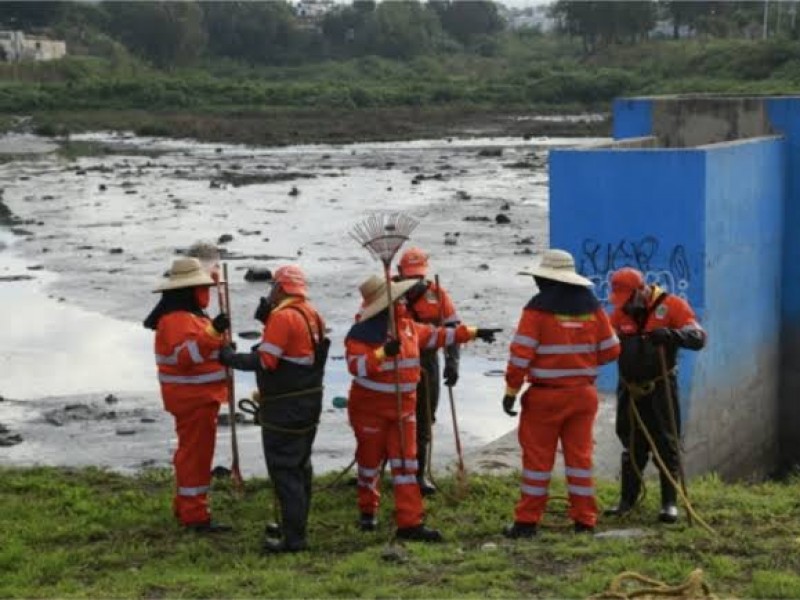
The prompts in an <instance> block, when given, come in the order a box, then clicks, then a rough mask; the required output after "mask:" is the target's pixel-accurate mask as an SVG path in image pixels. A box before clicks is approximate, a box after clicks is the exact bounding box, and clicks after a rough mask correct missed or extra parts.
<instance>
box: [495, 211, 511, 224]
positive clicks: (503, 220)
mask: <svg viewBox="0 0 800 600" xmlns="http://www.w3.org/2000/svg"><path fill="white" fill-rule="evenodd" d="M494 221H495V223H497V224H498V225H508V224H509V223H511V219H510V218H509V217H508V215H503V214H499V215H497V216H496V217H495V218H494Z"/></svg>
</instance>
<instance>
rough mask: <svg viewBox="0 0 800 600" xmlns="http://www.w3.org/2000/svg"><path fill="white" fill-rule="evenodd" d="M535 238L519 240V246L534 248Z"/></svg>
mask: <svg viewBox="0 0 800 600" xmlns="http://www.w3.org/2000/svg"><path fill="white" fill-rule="evenodd" d="M533 243H534V242H533V237H525V238H522V239H521V240H517V246H533Z"/></svg>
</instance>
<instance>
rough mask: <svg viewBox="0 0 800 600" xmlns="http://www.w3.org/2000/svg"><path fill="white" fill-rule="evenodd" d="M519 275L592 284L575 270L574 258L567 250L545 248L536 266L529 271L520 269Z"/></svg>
mask: <svg viewBox="0 0 800 600" xmlns="http://www.w3.org/2000/svg"><path fill="white" fill-rule="evenodd" d="M519 275H532V276H533V277H543V278H545V279H552V280H553V281H560V282H562V283H569V284H571V285H581V286H584V287H592V286H593V285H594V284H593V283H592V282H591V281H590V280H588V279H586V277H582V276H581V275H578V273H576V272H575V259H574V258H572V255H571V254H570V253H569V252H566V251H564V250H547V251H546V252H545V253H544V255H542V262H540V263H539V266H538V267H534V268H533V269H530V270H529V271H520V272H519Z"/></svg>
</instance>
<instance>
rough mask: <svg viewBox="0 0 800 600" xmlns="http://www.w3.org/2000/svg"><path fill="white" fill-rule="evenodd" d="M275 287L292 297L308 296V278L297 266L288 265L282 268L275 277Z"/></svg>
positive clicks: (276, 272)
mask: <svg viewBox="0 0 800 600" xmlns="http://www.w3.org/2000/svg"><path fill="white" fill-rule="evenodd" d="M273 280H274V281H275V285H279V286H280V287H281V289H282V290H283V291H284V292H286V293H287V294H290V295H292V296H303V297H305V296H307V295H308V290H307V289H306V276H305V274H304V273H303V270H302V269H301V268H300V267H299V266H297V265H287V266H285V267H280V268H279V269H278V270H277V271H275V275H274V276H273Z"/></svg>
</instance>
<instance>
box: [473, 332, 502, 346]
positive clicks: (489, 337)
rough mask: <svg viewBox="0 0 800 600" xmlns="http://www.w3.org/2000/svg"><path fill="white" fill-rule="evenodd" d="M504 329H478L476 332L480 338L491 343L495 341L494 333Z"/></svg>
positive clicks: (476, 335)
mask: <svg viewBox="0 0 800 600" xmlns="http://www.w3.org/2000/svg"><path fill="white" fill-rule="evenodd" d="M500 331H503V330H502V329H478V331H476V332H475V337H476V338H478V339H479V340H483V341H484V342H486V343H487V344H491V343H493V342H494V334H495V333H498V332H500Z"/></svg>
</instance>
